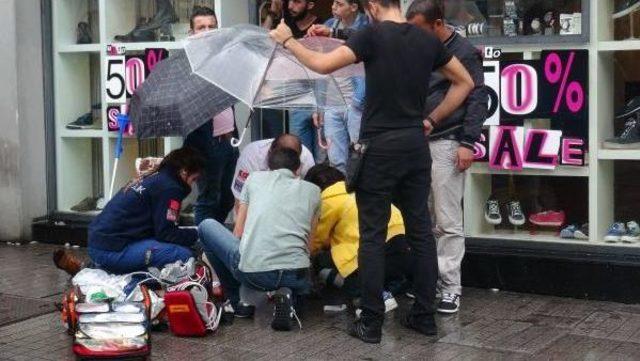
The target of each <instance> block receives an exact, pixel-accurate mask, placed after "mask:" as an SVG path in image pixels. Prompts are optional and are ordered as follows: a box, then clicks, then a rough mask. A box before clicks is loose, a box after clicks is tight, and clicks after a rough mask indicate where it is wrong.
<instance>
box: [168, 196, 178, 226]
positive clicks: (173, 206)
mask: <svg viewBox="0 0 640 361" xmlns="http://www.w3.org/2000/svg"><path fill="white" fill-rule="evenodd" d="M179 218H180V201H178V200H175V199H171V200H169V208H168V209H167V221H169V222H175V223H177V222H178V219H179Z"/></svg>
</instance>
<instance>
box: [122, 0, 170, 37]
mask: <svg viewBox="0 0 640 361" xmlns="http://www.w3.org/2000/svg"><path fill="white" fill-rule="evenodd" d="M155 8H156V9H157V10H156V14H155V15H154V16H153V18H152V19H151V20H149V21H148V22H146V23H139V24H138V25H137V26H136V27H135V28H134V29H133V30H131V31H130V32H129V33H127V34H125V35H116V36H115V37H114V39H115V41H117V42H123V43H133V42H151V41H156V40H161V41H174V40H175V38H174V37H173V31H172V28H171V24H174V23H177V22H178V20H179V18H178V15H177V14H176V10H175V8H174V7H173V5H172V4H171V1H170V0H156V1H155ZM158 33H159V35H160V36H159V39H158Z"/></svg>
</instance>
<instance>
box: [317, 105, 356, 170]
mask: <svg viewBox="0 0 640 361" xmlns="http://www.w3.org/2000/svg"><path fill="white" fill-rule="evenodd" d="M361 118H362V111H360V110H358V109H356V108H355V107H353V106H352V107H350V108H349V111H347V112H346V113H345V112H341V111H337V110H329V111H327V112H325V113H324V134H325V136H326V137H327V141H328V142H329V150H328V155H329V162H330V163H331V165H332V166H334V167H336V168H338V170H339V171H341V172H342V173H346V171H347V159H348V158H349V145H350V144H351V143H354V142H357V141H358V138H359V136H360V120H361Z"/></svg>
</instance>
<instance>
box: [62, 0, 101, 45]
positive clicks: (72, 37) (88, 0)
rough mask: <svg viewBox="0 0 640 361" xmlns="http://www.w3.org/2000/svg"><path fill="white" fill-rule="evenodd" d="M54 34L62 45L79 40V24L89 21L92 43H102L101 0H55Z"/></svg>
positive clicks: (71, 43)
mask: <svg viewBox="0 0 640 361" xmlns="http://www.w3.org/2000/svg"><path fill="white" fill-rule="evenodd" d="M52 6H53V9H52V10H53V11H52V13H53V34H54V41H55V42H56V43H57V44H58V47H57V48H58V49H59V48H60V47H61V46H67V45H75V44H77V42H78V24H79V23H80V22H85V23H88V25H89V32H90V36H91V40H92V44H88V45H98V44H100V24H99V20H98V19H99V1H98V0H54V1H52Z"/></svg>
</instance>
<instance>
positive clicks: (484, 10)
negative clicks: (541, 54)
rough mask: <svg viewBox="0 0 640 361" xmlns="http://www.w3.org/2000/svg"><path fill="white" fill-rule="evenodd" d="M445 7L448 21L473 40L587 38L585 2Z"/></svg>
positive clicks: (479, 2)
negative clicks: (584, 25)
mask: <svg viewBox="0 0 640 361" xmlns="http://www.w3.org/2000/svg"><path fill="white" fill-rule="evenodd" d="M444 6H445V17H446V19H447V21H448V22H449V23H450V24H451V25H453V26H455V27H456V28H457V30H458V31H459V32H461V33H463V34H466V36H467V37H469V38H500V37H506V38H523V37H534V36H537V37H551V38H552V39H553V38H554V37H556V36H571V35H574V36H576V35H578V36H579V35H582V34H583V25H582V23H583V20H582V19H583V4H582V1H581V0H559V1H549V0H476V1H470V0H445V1H444ZM586 20H587V19H586V18H585V21H586ZM584 33H586V32H584ZM537 41H546V40H540V39H538V40H537ZM549 41H554V40H549Z"/></svg>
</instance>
